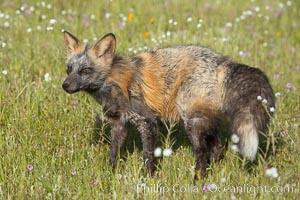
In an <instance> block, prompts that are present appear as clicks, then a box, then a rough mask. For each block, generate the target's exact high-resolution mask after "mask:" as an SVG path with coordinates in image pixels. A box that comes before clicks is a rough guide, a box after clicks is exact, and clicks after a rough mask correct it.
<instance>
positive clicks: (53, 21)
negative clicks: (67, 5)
mask: <svg viewBox="0 0 300 200" xmlns="http://www.w3.org/2000/svg"><path fill="white" fill-rule="evenodd" d="M56 23H57V20H56V19H50V21H49V24H52V25H53V24H56Z"/></svg>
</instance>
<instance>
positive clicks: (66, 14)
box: [0, 0, 300, 199]
mask: <svg viewBox="0 0 300 200" xmlns="http://www.w3.org/2000/svg"><path fill="white" fill-rule="evenodd" d="M299 19H300V2H299V1H297V0H294V1H286V0H274V1H269V0H261V1H258V0H251V1H250V0H247V1H235V0H226V1H225V0H213V1H196V0H195V1H192V0H189V1H179V0H178V1H177V0H174V1H171V0H165V1H159V0H153V1H144V0H139V1H124V0H110V1H108V0H105V1H93V2H92V1H91V2H89V1H60V0H54V1H49V2H47V1H37V0H34V1H29V0H27V1H26V0H22V1H21V0H15V1H7V0H4V1H1V2H0V49H1V51H0V69H1V70H0V199H297V198H299V191H300V186H299V180H300V160H299V154H300V137H299V124H300V122H299V119H300V111H299V110H300V103H299V102H300V98H299V89H300V53H299V51H300V45H299V41H300V34H299V28H300V21H299ZM62 29H65V30H69V31H70V32H72V33H73V34H74V35H76V36H78V38H80V39H82V41H83V42H89V43H93V42H95V41H96V40H98V39H100V38H101V37H102V36H103V35H104V34H106V33H108V32H113V33H115V35H116V36H117V52H118V53H120V54H123V55H133V54H135V53H138V52H141V51H145V50H147V49H150V48H156V47H161V46H170V45H177V44H198V45H204V46H209V47H211V48H212V49H214V50H216V51H217V52H220V53H222V54H225V55H228V56H229V57H231V58H232V59H234V60H237V61H239V62H242V63H245V64H248V65H251V66H255V67H258V68H260V69H262V70H263V71H265V73H266V74H267V76H268V77H269V79H270V82H271V84H272V86H273V88H274V91H275V93H276V102H277V107H276V109H275V114H274V118H273V119H272V122H271V125H270V128H269V132H268V133H266V134H267V135H268V136H269V139H268V144H269V147H270V148H269V153H268V156H267V157H266V158H264V154H260V155H259V156H258V159H257V161H256V162H255V163H254V164H249V163H248V162H247V161H245V160H242V159H241V158H240V157H239V156H238V155H237V154H235V153H234V152H232V151H231V146H230V145H231V143H230V139H229V140H228V141H229V143H228V150H227V151H226V153H225V156H224V159H222V160H221V161H220V162H217V163H214V164H212V165H211V166H210V168H209V172H210V173H209V176H208V177H207V179H205V180H203V181H199V182H198V183H197V184H196V185H193V184H192V180H193V176H194V165H195V164H194V157H193V153H192V150H191V146H190V145H189V143H188V142H186V141H187V140H186V138H185V136H183V135H182V134H180V133H178V132H176V131H175V130H174V129H170V127H169V129H168V130H169V131H167V130H164V131H162V137H161V139H162V148H163V149H166V148H172V150H173V153H172V154H171V155H170V156H168V157H164V158H163V159H162V160H161V161H160V164H159V169H158V170H157V172H156V174H155V176H154V177H149V175H147V173H146V171H145V166H144V165H143V161H142V152H141V150H140V148H139V147H140V145H141V144H140V140H139V138H138V136H137V135H134V136H132V137H130V138H129V141H128V142H126V147H127V148H125V150H122V151H123V156H122V157H121V158H120V159H119V162H118V168H117V172H116V173H115V174H114V173H112V170H111V166H110V165H109V143H108V142H107V141H106V140H107V139H103V137H100V141H99V140H98V139H97V138H99V137H97V135H100V136H101V135H103V130H102V128H103V127H99V126H96V125H95V116H96V115H97V114H98V113H99V112H100V110H101V107H100V106H99V105H98V104H97V103H96V102H95V101H94V100H93V99H92V98H90V97H88V96H87V95H86V94H84V93H78V94H74V95H69V94H66V93H65V92H64V91H63V90H62V88H61V84H62V82H63V80H64V77H65V76H66V73H65V70H66V67H65V65H64V63H65V56H66V54H65V47H64V41H63V34H62V33H61V30H62ZM108 139H109V135H108Z"/></svg>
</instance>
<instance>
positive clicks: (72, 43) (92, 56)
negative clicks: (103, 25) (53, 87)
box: [62, 31, 116, 93]
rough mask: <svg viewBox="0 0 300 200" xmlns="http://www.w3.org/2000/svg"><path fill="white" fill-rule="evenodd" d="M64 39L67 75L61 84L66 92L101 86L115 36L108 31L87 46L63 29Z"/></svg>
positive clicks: (113, 50) (112, 51)
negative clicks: (94, 42)
mask: <svg viewBox="0 0 300 200" xmlns="http://www.w3.org/2000/svg"><path fill="white" fill-rule="evenodd" d="M64 40H65V45H66V50H67V62H66V63H67V74H68V77H67V78H66V80H65V81H64V83H63V85H62V87H63V89H64V90H65V91H66V92H68V93H75V92H78V91H81V90H84V91H87V92H89V91H95V90H98V89H99V88H101V86H102V85H103V82H104V80H105V78H106V76H107V74H108V72H109V71H110V68H111V66H112V63H113V59H114V56H115V48H116V38H115V36H114V35H113V34H112V33H109V34H107V35H105V36H104V37H103V38H102V39H100V40H99V41H98V42H97V43H96V44H94V45H92V46H89V45H85V44H82V43H80V42H79V40H78V39H77V38H76V37H75V36H73V35H72V34H71V33H69V32H67V31H64Z"/></svg>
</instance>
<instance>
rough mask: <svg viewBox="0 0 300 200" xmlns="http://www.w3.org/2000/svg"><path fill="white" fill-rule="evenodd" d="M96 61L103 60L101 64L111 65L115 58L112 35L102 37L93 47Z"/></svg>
mask: <svg viewBox="0 0 300 200" xmlns="http://www.w3.org/2000/svg"><path fill="white" fill-rule="evenodd" d="M93 49H94V52H95V55H96V57H97V59H103V60H102V61H103V62H104V63H103V64H105V65H111V64H112V61H113V59H114V56H115V49H116V37H115V35H114V34H112V33H108V34H106V35H105V36H103V37H102V38H101V39H100V40H99V41H98V42H97V43H96V44H95V45H94V47H93Z"/></svg>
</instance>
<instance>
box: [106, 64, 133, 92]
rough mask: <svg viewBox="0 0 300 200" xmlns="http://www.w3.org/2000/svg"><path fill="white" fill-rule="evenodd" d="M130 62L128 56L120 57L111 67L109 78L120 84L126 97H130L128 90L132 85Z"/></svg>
mask: <svg viewBox="0 0 300 200" xmlns="http://www.w3.org/2000/svg"><path fill="white" fill-rule="evenodd" d="M132 70H133V69H132V68H131V67H130V62H129V60H128V59H127V58H120V60H117V61H116V62H115V63H113V66H112V67H111V70H110V72H109V74H108V80H109V81H113V82H115V83H116V84H118V85H119V87H120V88H121V90H122V92H123V94H124V95H125V96H126V98H129V94H128V90H129V87H130V85H131V78H132V73H133V71H132Z"/></svg>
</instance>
